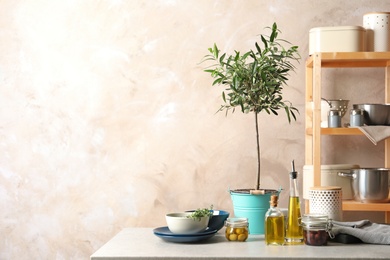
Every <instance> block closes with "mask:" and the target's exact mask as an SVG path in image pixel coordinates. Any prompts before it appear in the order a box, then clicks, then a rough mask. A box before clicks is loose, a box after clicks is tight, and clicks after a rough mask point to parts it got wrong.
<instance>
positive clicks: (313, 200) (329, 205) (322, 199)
mask: <svg viewBox="0 0 390 260" xmlns="http://www.w3.org/2000/svg"><path fill="white" fill-rule="evenodd" d="M342 206H343V205H342V190H341V187H337V186H321V187H311V188H310V190H309V208H310V213H316V214H325V215H328V217H329V218H330V219H333V220H336V221H342V219H343V210H342Z"/></svg>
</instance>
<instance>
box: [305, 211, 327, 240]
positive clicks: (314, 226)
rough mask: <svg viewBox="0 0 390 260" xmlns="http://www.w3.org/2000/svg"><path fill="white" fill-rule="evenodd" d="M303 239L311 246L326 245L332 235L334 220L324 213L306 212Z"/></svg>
mask: <svg viewBox="0 0 390 260" xmlns="http://www.w3.org/2000/svg"><path fill="white" fill-rule="evenodd" d="M302 227H303V241H304V242H305V244H306V245H309V246H325V245H326V244H327V242H328V238H329V237H332V234H331V233H330V231H331V230H332V220H331V219H329V218H328V216H327V215H323V214H305V215H303V217H302Z"/></svg>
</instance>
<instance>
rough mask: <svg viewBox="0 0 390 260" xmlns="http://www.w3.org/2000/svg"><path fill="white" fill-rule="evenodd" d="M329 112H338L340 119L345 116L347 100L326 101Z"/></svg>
mask: <svg viewBox="0 0 390 260" xmlns="http://www.w3.org/2000/svg"><path fill="white" fill-rule="evenodd" d="M327 101H328V103H329V104H330V109H331V110H339V111H340V112H341V118H343V116H344V115H345V113H346V112H347V110H348V103H349V100H346V99H328V100H327Z"/></svg>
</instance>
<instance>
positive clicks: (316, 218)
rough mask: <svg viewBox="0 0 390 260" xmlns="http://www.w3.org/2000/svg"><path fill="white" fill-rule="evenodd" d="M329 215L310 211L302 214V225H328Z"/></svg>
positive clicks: (321, 226)
mask: <svg viewBox="0 0 390 260" xmlns="http://www.w3.org/2000/svg"><path fill="white" fill-rule="evenodd" d="M328 221H329V218H328V215H325V214H316V213H310V214H305V215H303V216H302V226H304V227H311V228H323V227H326V226H327V225H328Z"/></svg>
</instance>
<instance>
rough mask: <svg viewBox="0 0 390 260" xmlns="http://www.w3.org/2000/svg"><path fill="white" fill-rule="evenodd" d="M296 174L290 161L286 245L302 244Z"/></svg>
mask: <svg viewBox="0 0 390 260" xmlns="http://www.w3.org/2000/svg"><path fill="white" fill-rule="evenodd" d="M297 177H298V173H297V172H296V171H295V165H294V161H292V171H291V172H290V198H289V203H288V219H287V227H286V240H285V242H286V244H290V245H293V244H303V229H302V226H301V205H300V201H299V193H298V184H297Z"/></svg>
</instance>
